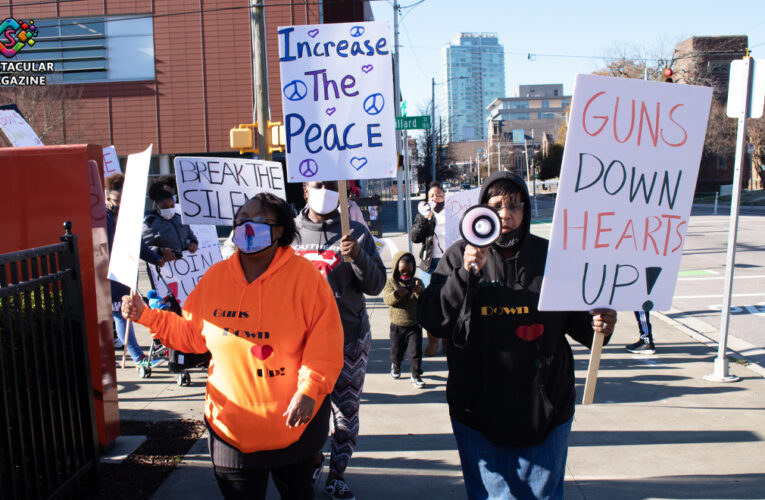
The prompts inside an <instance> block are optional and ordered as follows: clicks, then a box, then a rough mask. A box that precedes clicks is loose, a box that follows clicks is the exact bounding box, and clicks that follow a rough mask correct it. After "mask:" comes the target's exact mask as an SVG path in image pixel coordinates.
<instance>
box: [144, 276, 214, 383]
mask: <svg viewBox="0 0 765 500" xmlns="http://www.w3.org/2000/svg"><path fill="white" fill-rule="evenodd" d="M157 276H158V277H159V279H160V280H161V281H162V283H163V284H164V285H165V288H166V289H167V291H168V295H167V296H165V297H164V298H162V297H160V296H159V293H157V291H156V290H150V291H149V293H148V294H147V298H148V299H149V301H148V302H149V307H151V308H152V309H166V310H169V311H172V312H174V313H175V314H177V315H179V316H180V315H181V305H180V303H179V302H178V299H176V298H175V295H174V294H173V292H172V290H171V289H170V287H169V286H167V283H166V282H165V279H164V278H163V277H162V274H161V273H160V270H159V269H157ZM149 277H150V279H151V273H149ZM152 285H154V283H152ZM154 288H156V285H155V286H154ZM162 356H166V357H167V366H168V368H169V369H170V372H172V373H175V374H177V377H176V383H177V384H178V385H180V386H184V385H187V386H188V385H191V375H190V374H189V372H188V370H189V369H190V368H195V367H204V368H207V367H208V366H209V364H210V358H211V354H210V352H209V351H208V352H205V353H202V354H197V353H184V352H181V351H176V350H175V349H170V348H169V347H166V346H164V345H162V344H161V343H160V342H159V341H158V340H156V339H155V340H154V342H152V345H151V347H150V348H149V354H148V357H149V362H148V363H147V365H148V366H145V367H141V368H143V372H142V371H141V369H139V374H140V375H141V377H150V376H151V368H150V366H151V360H152V359H156V358H158V357H162Z"/></svg>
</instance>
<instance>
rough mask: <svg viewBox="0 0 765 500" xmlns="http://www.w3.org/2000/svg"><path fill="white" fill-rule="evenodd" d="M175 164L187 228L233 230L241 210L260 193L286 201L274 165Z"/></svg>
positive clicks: (203, 160)
mask: <svg viewBox="0 0 765 500" xmlns="http://www.w3.org/2000/svg"><path fill="white" fill-rule="evenodd" d="M174 164H175V180H176V183H177V185H178V201H179V203H180V204H181V218H182V219H183V223H184V224H214V225H219V226H232V225H233V224H234V215H235V214H236V211H237V210H239V207H241V206H242V205H244V204H245V203H246V202H247V200H249V199H250V198H252V197H254V196H255V195H256V194H258V193H262V192H267V193H273V194H275V195H276V196H278V197H280V198H281V199H283V200H286V199H287V195H286V193H285V191H284V174H283V172H282V165H281V163H278V162H275V161H264V160H251V159H245V158H207V157H200V158H197V157H190V156H178V157H176V158H175V160H174Z"/></svg>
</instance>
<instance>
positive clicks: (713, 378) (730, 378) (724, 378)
mask: <svg viewBox="0 0 765 500" xmlns="http://www.w3.org/2000/svg"><path fill="white" fill-rule="evenodd" d="M702 378H703V379H704V380H706V381H707V382H738V381H739V380H741V379H740V378H739V377H737V376H735V375H717V374H716V373H710V374H709V375H704V376H703V377H702Z"/></svg>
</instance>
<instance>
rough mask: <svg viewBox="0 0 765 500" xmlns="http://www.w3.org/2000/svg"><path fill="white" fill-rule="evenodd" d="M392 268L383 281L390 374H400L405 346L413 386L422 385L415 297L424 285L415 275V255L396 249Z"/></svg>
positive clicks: (420, 332) (397, 376)
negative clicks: (388, 321) (388, 329)
mask: <svg viewBox="0 0 765 500" xmlns="http://www.w3.org/2000/svg"><path fill="white" fill-rule="evenodd" d="M392 269H393V272H392V273H391V276H390V278H388V281H387V282H386V283H385V288H384V289H383V300H384V301H385V303H386V304H387V305H388V306H389V309H388V312H389V316H390V361H391V366H390V376H391V377H393V378H399V376H400V375H401V361H402V360H403V359H404V349H406V352H407V354H408V355H409V364H410V365H411V368H412V378H411V383H412V386H414V387H416V388H417V389H422V388H424V387H425V382H423V381H422V328H421V327H420V325H419V324H418V323H417V299H418V298H419V296H420V294H421V293H422V291H423V289H424V287H423V286H422V281H421V280H420V279H418V278H416V277H415V260H414V255H412V254H411V253H409V252H397V253H396V255H394V256H393V266H392Z"/></svg>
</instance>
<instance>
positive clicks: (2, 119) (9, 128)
mask: <svg viewBox="0 0 765 500" xmlns="http://www.w3.org/2000/svg"><path fill="white" fill-rule="evenodd" d="M0 129H2V131H3V133H4V134H5V137H7V138H8V142H10V143H11V145H12V146H14V147H20V146H43V143H42V141H41V140H40V138H39V137H37V134H36V133H35V131H34V129H32V127H30V126H29V123H27V121H26V120H25V119H24V117H23V116H21V113H20V112H19V110H18V108H17V107H16V105H15V104H7V105H5V106H0Z"/></svg>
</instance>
